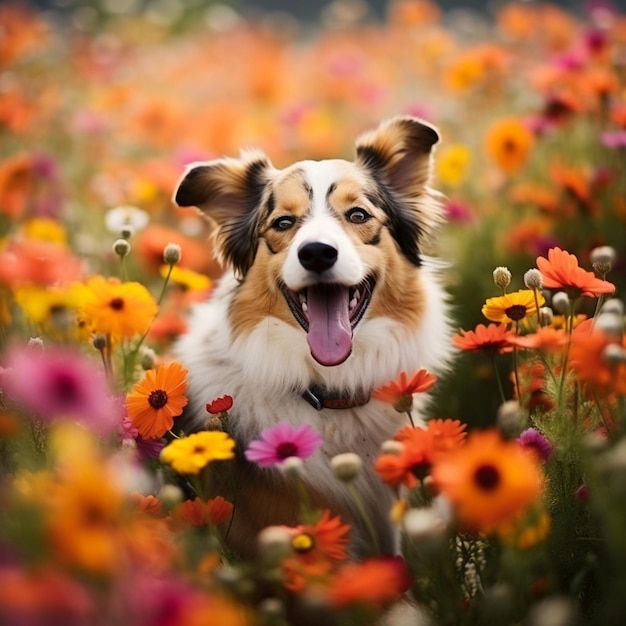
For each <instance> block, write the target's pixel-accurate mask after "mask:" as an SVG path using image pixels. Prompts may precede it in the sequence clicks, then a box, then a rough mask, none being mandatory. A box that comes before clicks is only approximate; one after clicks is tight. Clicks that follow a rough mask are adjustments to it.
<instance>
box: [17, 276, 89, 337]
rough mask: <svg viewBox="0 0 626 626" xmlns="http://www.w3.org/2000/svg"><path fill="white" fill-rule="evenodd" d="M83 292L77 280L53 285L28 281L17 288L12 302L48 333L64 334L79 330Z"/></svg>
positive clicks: (27, 317) (30, 320) (29, 319)
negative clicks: (78, 317) (46, 285)
mask: <svg viewBox="0 0 626 626" xmlns="http://www.w3.org/2000/svg"><path fill="white" fill-rule="evenodd" d="M82 293H83V287H82V285H80V284H78V283H67V284H65V285H61V286H54V287H41V286H38V285H34V284H27V285H24V286H22V287H18V288H16V290H15V301H16V303H17V304H18V305H19V306H20V308H21V309H22V311H23V312H24V315H25V317H26V319H27V320H28V321H29V322H31V323H32V324H34V325H36V326H40V327H41V328H42V329H43V330H44V331H46V332H48V333H52V334H57V333H60V334H64V335H67V334H68V333H70V332H72V331H76V330H77V329H78V319H77V316H78V311H79V310H80V308H81V303H82V298H81V294H82Z"/></svg>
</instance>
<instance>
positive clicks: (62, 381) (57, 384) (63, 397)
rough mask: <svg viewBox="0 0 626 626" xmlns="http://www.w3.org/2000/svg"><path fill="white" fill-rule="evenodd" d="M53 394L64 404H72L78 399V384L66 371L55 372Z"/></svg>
mask: <svg viewBox="0 0 626 626" xmlns="http://www.w3.org/2000/svg"><path fill="white" fill-rule="evenodd" d="M54 395H55V397H56V399H57V400H58V401H59V402H60V403H62V404H64V405H66V406H67V405H72V404H73V403H75V402H77V401H78V400H79V399H80V396H81V394H80V386H79V385H78V384H77V381H76V378H74V376H71V375H70V374H69V373H68V372H57V373H56V375H55V377H54Z"/></svg>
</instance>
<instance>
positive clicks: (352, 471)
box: [330, 452, 363, 483]
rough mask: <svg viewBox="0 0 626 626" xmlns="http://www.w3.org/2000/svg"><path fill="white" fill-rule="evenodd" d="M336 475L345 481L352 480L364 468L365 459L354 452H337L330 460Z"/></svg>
mask: <svg viewBox="0 0 626 626" xmlns="http://www.w3.org/2000/svg"><path fill="white" fill-rule="evenodd" d="M330 467H331V469H332V470H333V472H334V474H335V476H336V477H337V478H338V479H339V480H341V481H343V482H344V483H349V482H352V481H353V480H354V479H355V478H356V477H357V476H358V475H359V474H360V473H361V470H362V469H363V459H361V457H360V456H359V455H358V454H354V452H344V453H343V454H337V455H336V456H334V457H333V458H332V459H331V460H330Z"/></svg>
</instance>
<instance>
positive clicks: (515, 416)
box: [496, 400, 525, 439]
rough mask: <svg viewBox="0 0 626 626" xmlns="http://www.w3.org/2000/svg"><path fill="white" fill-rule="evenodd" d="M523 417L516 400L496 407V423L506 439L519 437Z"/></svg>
mask: <svg viewBox="0 0 626 626" xmlns="http://www.w3.org/2000/svg"><path fill="white" fill-rule="evenodd" d="M524 418H525V415H524V411H523V410H522V407H521V406H520V403H519V402H518V401H517V400H507V401H506V402H503V403H502V404H501V405H500V406H499V407H498V413H497V416H496V423H497V425H498V430H499V431H500V432H501V433H502V435H503V436H504V437H506V438H507V439H515V438H516V437H519V435H520V434H521V432H522V430H523V429H524V425H525V419H524Z"/></svg>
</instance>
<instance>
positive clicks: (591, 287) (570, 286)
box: [537, 248, 615, 299]
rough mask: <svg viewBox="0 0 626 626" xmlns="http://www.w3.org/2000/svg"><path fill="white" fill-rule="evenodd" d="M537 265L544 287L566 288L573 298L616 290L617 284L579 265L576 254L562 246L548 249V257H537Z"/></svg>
mask: <svg viewBox="0 0 626 626" xmlns="http://www.w3.org/2000/svg"><path fill="white" fill-rule="evenodd" d="M537 267H538V268H539V271H540V272H541V276H542V278H543V285H544V287H546V288H547V289H564V290H565V291H566V292H568V295H569V296H570V298H573V299H575V298H577V297H578V296H580V295H583V296H599V295H600V294H608V293H613V292H614V291H615V285H613V284H612V283H610V282H608V281H607V280H602V279H600V278H597V277H596V276H595V274H594V273H593V272H588V271H587V270H584V269H583V268H582V267H579V265H578V259H577V258H576V256H575V255H573V254H570V253H569V252H566V251H565V250H561V248H551V249H550V250H548V258H547V259H546V258H545V257H542V256H540V257H537Z"/></svg>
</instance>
